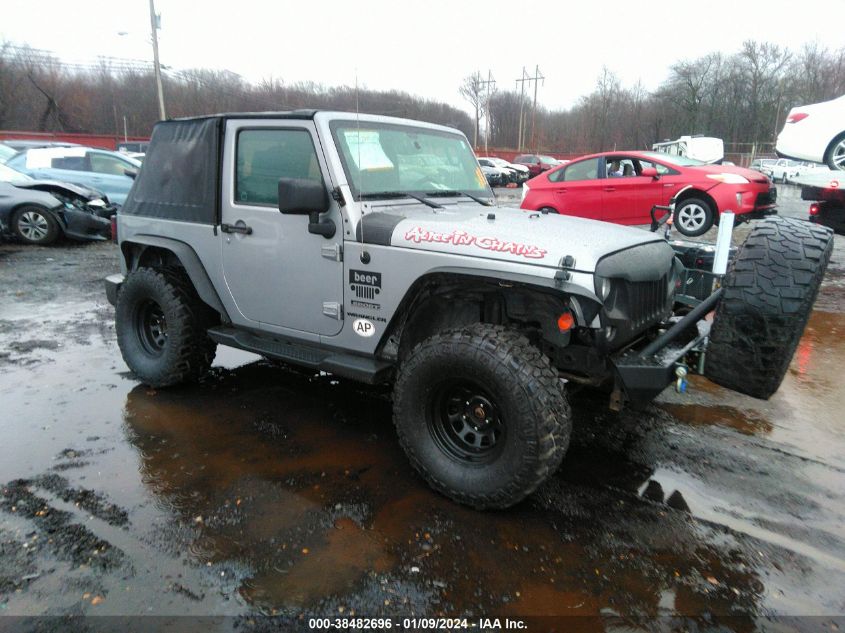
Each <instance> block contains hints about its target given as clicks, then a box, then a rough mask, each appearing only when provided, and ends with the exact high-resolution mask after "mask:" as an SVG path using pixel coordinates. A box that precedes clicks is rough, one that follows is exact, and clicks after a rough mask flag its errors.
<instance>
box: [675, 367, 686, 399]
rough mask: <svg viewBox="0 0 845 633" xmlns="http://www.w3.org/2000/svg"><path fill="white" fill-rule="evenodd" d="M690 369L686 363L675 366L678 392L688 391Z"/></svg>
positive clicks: (676, 389)
mask: <svg viewBox="0 0 845 633" xmlns="http://www.w3.org/2000/svg"><path fill="white" fill-rule="evenodd" d="M688 373H689V370H688V369H687V366H686V365H678V366H677V367H675V377H676V380H675V391H677V392H678V393H686V392H687V374H688Z"/></svg>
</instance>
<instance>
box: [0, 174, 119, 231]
mask: <svg viewBox="0 0 845 633" xmlns="http://www.w3.org/2000/svg"><path fill="white" fill-rule="evenodd" d="M114 213H115V207H114V206H113V205H111V204H110V203H109V200H108V198H106V197H105V196H104V195H103V194H101V193H100V192H98V191H94V190H93V189H88V188H86V187H80V186H78V185H73V184H71V183H66V182H57V181H51V180H35V179H33V178H30V177H29V176H27V175H26V174H22V173H20V172H18V171H15V170H14V169H12V168H11V167H8V166H7V165H0V234H4V235H10V236H14V237H15V238H17V239H18V240H20V241H22V242H25V243H27V244H37V245H39V246H45V245H47V244H51V243H53V242H55V241H56V240H57V239H58V238H59V237H60V236H64V237H67V238H70V239H75V240H106V239H109V237H110V236H111V221H110V219H109V218H110V217H111V216H112V215H114Z"/></svg>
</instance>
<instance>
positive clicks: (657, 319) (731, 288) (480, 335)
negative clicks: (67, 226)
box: [106, 111, 832, 508]
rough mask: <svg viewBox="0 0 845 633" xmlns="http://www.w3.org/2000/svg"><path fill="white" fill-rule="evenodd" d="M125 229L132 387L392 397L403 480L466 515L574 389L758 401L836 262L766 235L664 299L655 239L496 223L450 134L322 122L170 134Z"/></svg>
mask: <svg viewBox="0 0 845 633" xmlns="http://www.w3.org/2000/svg"><path fill="white" fill-rule="evenodd" d="M117 232H118V236H119V244H120V253H121V264H122V266H121V267H122V274H120V275H113V276H111V277H109V278H108V279H107V280H106V290H107V294H108V297H109V300H110V301H111V302H112V303H113V304H114V305H115V306H116V317H115V318H116V327H117V337H118V343H119V345H120V349H121V352H122V353H123V358H124V359H125V361H126V363H127V364H128V365H129V367H130V369H131V370H132V371H133V372H134V373H135V375H137V376H138V377H139V378H140V379H141V380H143V381H144V382H145V383H147V384H149V385H152V386H155V387H166V386H171V385H176V384H178V383H182V382H185V381H189V380H195V379H198V378H200V377H201V376H202V375H203V374H204V373H205V372H206V371H207V370H208V368H209V366H210V365H211V362H212V360H213V359H214V354H215V348H216V346H217V344H224V345H229V346H232V347H236V348H240V349H244V350H249V351H252V352H257V353H259V354H262V355H264V356H266V357H268V358H271V359H277V360H280V361H284V362H286V363H292V364H295V365H299V366H304V367H306V368H311V369H313V370H319V371H326V372H331V373H332V374H335V375H338V376H342V377H344V378H348V379H352V380H358V381H362V382H365V383H370V384H392V385H393V408H394V420H395V425H396V429H397V432H398V435H399V441H400V443H401V444H402V447H403V448H404V449H405V451H406V453H407V454H408V457H409V458H410V460H411V463H412V464H413V466H414V467H415V468H416V469H417V471H418V472H419V473H420V474H421V475H422V476H423V477H424V478H425V479H426V480H427V481H428V483H429V484H430V485H431V486H432V487H434V488H435V489H437V490H438V491H440V492H442V493H443V494H446V495H448V496H449V497H451V498H453V499H455V500H457V501H460V502H462V503H466V504H469V505H472V506H474V507H478V508H490V507H506V506H509V505H512V504H514V503H516V502H518V501H520V500H521V499H523V498H524V497H525V496H526V495H528V494H529V493H531V492H532V491H533V490H534V489H535V488H536V487H537V486H538V485H539V484H540V483H541V482H542V481H543V480H544V479H546V478H547V477H548V476H549V475H551V474H552V473H553V472H554V471H555V469H556V468H557V467H558V465H559V464H560V462H561V460H562V459H563V456H564V454H565V452H566V450H567V446H568V443H569V436H570V429H571V416H570V409H569V405H568V404H567V399H566V395H565V392H566V387H567V384H569V385H572V384H581V385H588V386H592V387H596V388H605V389H607V391H608V393H609V394H610V404H611V406H612V407H614V408H618V407H621V406H623V405H624V404H625V403H626V402H630V403H634V404H637V403H646V402H648V401H650V400H651V399H652V398H653V397H654V396H656V395H657V394H658V393H660V391H662V390H663V389H664V388H665V387H666V386H667V385H669V384H671V383H673V382H674V381H676V380H679V379H680V380H682V378H683V375H684V374H685V373H686V372H687V371H689V372H700V373H705V374H706V375H707V376H708V377H710V378H711V379H713V380H715V381H716V382H719V383H720V384H722V385H725V386H727V387H729V388H731V389H735V390H738V391H742V392H744V393H748V394H750V395H753V396H756V397H762V398H767V397H769V396H770V395H771V394H772V393H774V392H775V391H776V390H777V388H778V386H779V385H780V382H781V380H782V378H783V375H784V373H785V371H786V369H787V366H788V364H789V362H790V360H791V358H792V354H793V352H794V350H795V347H796V345H797V342H798V338H799V337H800V336H801V333H802V332H803V329H804V325H805V324H806V321H807V318H808V315H809V311H810V308H811V307H812V304H813V301H814V300H815V296H816V293H817V291H818V287H819V284H820V281H821V277H822V275H823V273H824V268H825V266H826V263H827V260H828V258H829V256H830V249H831V245H832V239H831V236H830V233H829V232H828V231H826V229H824V228H822V227H817V226H815V225H810V224H806V223H799V222H795V221H784V220H766V221H763V222H760V223H759V224H758V225H757V226H756V227H755V228H754V229H753V230H752V232H751V235H750V237H749V238H748V241H747V242H746V244H745V245H744V246H743V247H742V248H740V249H739V252H738V253H737V255H736V257H735V259H734V262H733V264H732V267H731V269H730V270H729V272H728V274H727V275H726V276H725V277H724V279H722V284H721V288H720V289H718V290H717V291H716V292H715V293H714V294H712V295H710V296H709V297H707V298H705V299H704V300H703V301H701V302H698V303H696V302H692V303H691V302H689V301H685V302H682V301H676V299H677V298H678V295H679V292H678V289H679V287H680V285H681V282H682V278H683V275H684V273H685V270H684V268H683V266H682V265H681V263H680V261H679V260H678V259H677V258H676V257H675V252H674V251H673V249H672V247H671V246H670V245H669V243H668V242H667V241H666V240H665V239H662V238H661V237H660V236H658V235H657V234H656V233H648V232H646V231H641V230H638V229H633V228H626V227H621V226H616V225H613V224H607V223H604V222H597V221H592V220H584V219H580V218H573V217H564V216H558V215H545V214H542V213H528V212H524V211H521V210H519V209H509V208H500V207H497V206H495V205H494V196H493V193H492V191H491V190H490V188H489V187H488V185H487V181H486V179H485V177H484V175H483V173H482V172H481V169H480V168H479V165H478V161H477V160H476V158H475V156H474V154H473V151H472V148H471V146H470V144H469V142H468V141H467V139H466V138H465V137H464V135H463V134H461V133H460V132H458V131H456V130H454V129H451V128H448V127H443V126H438V125H430V124H426V123H420V122H416V121H409V120H402V119H395V118H388V117H382V116H368V115H356V114H349V113H338V112H315V111H294V112H281V113H249V114H224V115H214V116H207V117H200V118H190V119H181V120H172V121H165V122H161V123H159V124H158V125H157V126H156V128H155V131H154V133H153V137H152V141H151V144H150V147H149V150H148V153H147V157H146V160H145V162H144V167H143V169H142V170H141V172H140V174H139V176H138V178H137V180H136V181H135V184H134V186H133V189H132V191H131V192H130V194H129V197H128V200H127V201H126V204H125V205H124V206H123V208H122V209H121V210H120V212H119V214H118V216H117ZM713 311H715V319H708V318H705V317H706V316H707V315H708V314H710V313H712V312H713ZM711 325H712V327H711ZM679 377H680V378H679Z"/></svg>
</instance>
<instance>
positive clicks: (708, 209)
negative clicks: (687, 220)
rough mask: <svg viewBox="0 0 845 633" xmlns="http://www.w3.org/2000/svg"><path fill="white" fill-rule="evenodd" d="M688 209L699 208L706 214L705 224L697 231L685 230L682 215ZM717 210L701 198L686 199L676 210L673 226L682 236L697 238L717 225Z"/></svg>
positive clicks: (696, 229)
mask: <svg viewBox="0 0 845 633" xmlns="http://www.w3.org/2000/svg"><path fill="white" fill-rule="evenodd" d="M687 207H690V208H696V207H697V208H699V209H701V211H703V213H704V222H703V224H702V225H701V226H700V227H698V228H695V229H688V228H684V223H683V222H682V220H681V214H683V213H684V211H685V209H686V208H687ZM716 221H717V217H716V210H715V209H714V208H713V206H712V205H711V204H710V203H709V202H707V201H706V200H702V199H701V198H684V199H683V200H681V201H680V202H679V203H678V204H677V207H676V208H675V215H674V217H673V218H672V226H674V228H675V229H677V231H678V232H679V233H680V234H681V235H686V236H687V237H697V236H699V235H704V234H705V233H707V231H709V230H710V228H711V227H712V226H713V225H714V224H715V223H716Z"/></svg>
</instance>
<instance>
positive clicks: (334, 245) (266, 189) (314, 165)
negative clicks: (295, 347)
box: [220, 119, 343, 335]
mask: <svg viewBox="0 0 845 633" xmlns="http://www.w3.org/2000/svg"><path fill="white" fill-rule="evenodd" d="M223 171H224V173H223V176H222V181H223V186H222V190H221V194H222V195H221V198H222V200H221V207H222V209H221V212H222V226H221V232H220V240H221V249H222V262H223V274H224V277H225V279H226V285H227V287H228V290H229V292H230V294H231V296H232V299H233V300H234V302H235V304H236V305H237V307H238V310H239V311H240V313H241V314H242V315H243V316H244V317H245V318H246V319H247V320H249V321H251V322H253V323H260V324H262V325H270V326H276V327H275V328H274V329H279V328H284V329H288V330H295V331H297V332H301V333H312V334H320V335H333V334H337V333H338V332H339V331H340V329H341V326H342V325H343V322H342V321H341V318H342V314H341V311H340V306H341V305H342V303H343V298H342V293H343V284H342V273H343V270H342V263H341V261H340V259H341V258H340V250H339V249H340V241H341V238H340V237H338V238H337V239H334V238H332V239H326V238H325V237H323V236H321V235H313V234H311V233H309V232H308V216H307V215H287V214H282V213H280V212H279V208H278V183H279V178H300V179H306V180H313V181H316V182H320V183H322V184H323V185H324V186H326V188H327V189H331V188H333V185H332V183H331V177H330V174H329V171H328V169H327V167H326V162H325V157H324V156H323V153H322V149H321V146H320V142H319V139H318V138H317V134H316V131H315V128H314V124H313V122H312V121H310V120H296V119H277V120H271V121H266V120H265V121H256V120H249V119H243V120H235V119H232V120H229V121H228V122H227V125H226V136H225V145H224V159H223ZM322 217H323V218H325V219H331V220H333V221H334V222H335V224H336V225H337V226H338V227H341V226H342V222H343V221H342V219H341V215H340V210H339V209H338V207H337V205H336V203H335V202H334V201H332V206H331V208H330V210H329V211H328V213H325V214H323V216H322ZM224 229H225V230H224ZM227 231H228V232H227ZM337 235H338V236H341V235H342V230H338V232H337Z"/></svg>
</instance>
